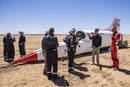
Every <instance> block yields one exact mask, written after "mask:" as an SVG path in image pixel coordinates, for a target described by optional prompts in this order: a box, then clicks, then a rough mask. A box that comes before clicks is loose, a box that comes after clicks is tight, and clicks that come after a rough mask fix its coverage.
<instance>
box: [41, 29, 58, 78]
mask: <svg viewBox="0 0 130 87" xmlns="http://www.w3.org/2000/svg"><path fill="white" fill-rule="evenodd" d="M58 46H59V44H58V40H57V37H56V36H55V35H54V28H50V30H49V35H47V36H45V37H44V38H43V40H42V49H43V50H45V52H46V63H47V76H48V79H49V80H50V79H51V78H54V79H55V78H57V71H58V53H57V47H58ZM52 67H53V73H51V70H52Z"/></svg>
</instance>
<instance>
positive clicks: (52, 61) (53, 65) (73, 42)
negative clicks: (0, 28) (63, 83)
mask: <svg viewBox="0 0 130 87" xmlns="http://www.w3.org/2000/svg"><path fill="white" fill-rule="evenodd" d="M54 31H55V30H54V28H50V29H49V31H47V32H46V34H45V36H44V37H43V39H42V53H43V56H44V58H45V68H44V70H43V73H44V74H45V75H47V77H48V79H49V80H50V79H51V78H54V79H56V78H58V74H57V72H58V52H57V47H58V46H59V43H58V40H57V37H56V36H55V34H54ZM98 32H99V29H97V28H96V29H95V33H94V35H92V36H91V35H90V34H88V36H89V39H90V40H92V49H93V50H92V65H95V55H96V60H97V65H100V57H99V54H100V47H101V44H102V37H101V36H100V34H99V33H98ZM112 32H113V34H112V36H111V57H112V60H113V67H114V68H115V69H119V58H118V56H117V53H118V52H117V51H118V43H119V39H120V34H119V33H118V32H117V27H116V26H113V27H112ZM19 35H20V36H19V52H20V57H23V56H25V55H26V52H25V43H26V37H25V36H24V33H23V32H19ZM79 40H80V39H78V38H77V36H76V29H74V28H73V29H72V30H71V31H70V32H69V34H68V35H66V37H65V38H64V39H63V41H64V42H65V44H66V47H67V53H68V72H69V73H71V72H73V71H74V70H73V66H74V57H75V53H76V46H77V45H78V41H79ZM15 41H16V39H15V37H12V35H11V33H7V35H6V36H5V37H4V38H3V43H4V60H5V61H6V62H9V63H10V62H12V61H13V60H14V56H15V48H14V42H15ZM78 46H79V45H78ZM52 71H53V72H52Z"/></svg>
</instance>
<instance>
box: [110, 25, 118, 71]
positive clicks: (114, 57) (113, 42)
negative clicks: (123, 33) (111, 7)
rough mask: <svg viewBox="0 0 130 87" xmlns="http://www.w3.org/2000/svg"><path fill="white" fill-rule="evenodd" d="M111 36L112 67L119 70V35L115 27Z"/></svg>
mask: <svg viewBox="0 0 130 87" xmlns="http://www.w3.org/2000/svg"><path fill="white" fill-rule="evenodd" d="M112 33H113V34H112V35H111V57H112V60H113V67H114V68H115V69H119V58H118V55H117V54H118V48H119V46H118V44H119V40H120V34H119V33H118V32H117V27H116V26H113V27H112Z"/></svg>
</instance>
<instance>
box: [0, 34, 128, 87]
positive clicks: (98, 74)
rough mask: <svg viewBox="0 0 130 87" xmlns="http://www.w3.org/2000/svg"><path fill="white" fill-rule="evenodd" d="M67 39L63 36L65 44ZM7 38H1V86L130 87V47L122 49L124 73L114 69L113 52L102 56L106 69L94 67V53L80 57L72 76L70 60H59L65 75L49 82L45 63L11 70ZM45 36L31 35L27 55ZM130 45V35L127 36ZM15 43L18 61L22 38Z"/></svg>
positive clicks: (60, 36) (121, 57)
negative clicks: (6, 59) (6, 52)
mask: <svg viewBox="0 0 130 87" xmlns="http://www.w3.org/2000/svg"><path fill="white" fill-rule="evenodd" d="M63 37H64V36H62V35H59V36H58V40H59V41H62V39H63ZM2 39H3V36H0V87H59V86H61V87H130V44H129V47H128V48H125V49H120V50H119V57H120V70H119V71H118V70H113V68H111V65H112V60H111V55H110V52H103V53H101V54H100V63H101V64H102V67H98V66H96V65H91V54H84V55H80V56H77V57H76V59H75V62H76V66H75V72H74V73H72V74H69V73H68V68H67V66H68V65H67V64H68V61H67V60H65V61H63V62H62V61H59V62H58V64H59V66H58V69H59V70H58V74H59V75H60V76H64V77H61V78H59V79H58V80H55V81H49V80H48V79H47V77H46V76H45V75H43V74H42V73H43V67H44V63H43V62H37V63H29V64H23V65H17V66H11V67H7V65H8V63H6V62H4V59H3V43H2ZM41 39H42V36H27V43H26V52H27V53H30V52H32V51H34V50H36V49H39V48H40V47H41ZM124 39H127V40H128V41H129V42H130V35H124ZM16 40H17V41H16V42H15V52H16V56H15V60H16V59H18V58H19V49H18V36H16Z"/></svg>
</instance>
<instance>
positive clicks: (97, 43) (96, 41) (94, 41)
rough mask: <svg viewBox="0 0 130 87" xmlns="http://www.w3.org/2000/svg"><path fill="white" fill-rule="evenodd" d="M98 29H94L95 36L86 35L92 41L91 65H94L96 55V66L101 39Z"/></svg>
mask: <svg viewBox="0 0 130 87" xmlns="http://www.w3.org/2000/svg"><path fill="white" fill-rule="evenodd" d="M98 32H99V29H95V35H93V36H92V37H91V36H90V35H89V34H88V36H89V39H91V40H92V48H93V50H92V65H94V64H95V55H97V65H99V64H100V63H99V53H100V46H101V44H102V37H101V36H100V35H99V34H98Z"/></svg>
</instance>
